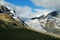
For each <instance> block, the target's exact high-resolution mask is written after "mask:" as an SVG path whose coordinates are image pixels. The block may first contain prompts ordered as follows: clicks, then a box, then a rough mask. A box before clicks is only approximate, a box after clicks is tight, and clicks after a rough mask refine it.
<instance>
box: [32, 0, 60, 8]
mask: <svg viewBox="0 0 60 40" xmlns="http://www.w3.org/2000/svg"><path fill="white" fill-rule="evenodd" d="M31 1H32V2H33V3H34V4H35V5H36V6H43V7H46V8H54V9H60V0H31Z"/></svg>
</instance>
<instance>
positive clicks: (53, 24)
mask: <svg viewBox="0 0 60 40" xmlns="http://www.w3.org/2000/svg"><path fill="white" fill-rule="evenodd" d="M1 5H2V8H6V9H7V10H8V12H9V14H10V15H11V16H12V17H13V18H14V19H21V20H23V22H24V23H26V24H27V25H28V27H26V28H30V29H34V30H36V31H43V32H47V31H51V32H57V31H58V30H59V31H60V23H59V22H60V19H59V16H60V15H59V12H58V11H55V10H53V11H49V12H46V13H43V14H36V15H33V17H23V16H24V15H22V16H21V15H18V13H19V11H17V10H16V9H15V8H16V6H15V7H14V5H10V3H8V2H5V1H0V6H1ZM2 11H4V13H8V12H7V11H5V9H4V10H0V12H2ZM57 24H59V25H57ZM59 31H58V32H59Z"/></svg>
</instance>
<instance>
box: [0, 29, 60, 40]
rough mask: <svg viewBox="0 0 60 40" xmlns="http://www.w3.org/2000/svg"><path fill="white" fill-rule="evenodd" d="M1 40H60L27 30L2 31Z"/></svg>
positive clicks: (0, 31) (0, 32) (0, 33)
mask: <svg viewBox="0 0 60 40" xmlns="http://www.w3.org/2000/svg"><path fill="white" fill-rule="evenodd" d="M0 40H60V39H57V38H54V37H51V36H48V35H44V34H41V33H36V32H33V31H30V30H25V29H11V30H0Z"/></svg>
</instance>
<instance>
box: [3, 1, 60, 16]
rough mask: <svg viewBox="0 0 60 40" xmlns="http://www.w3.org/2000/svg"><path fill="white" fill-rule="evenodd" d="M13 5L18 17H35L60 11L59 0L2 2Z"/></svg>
mask: <svg viewBox="0 0 60 40" xmlns="http://www.w3.org/2000/svg"><path fill="white" fill-rule="evenodd" d="M4 1H6V2H9V3H11V5H14V7H15V9H16V12H17V14H18V15H19V16H23V17H35V16H37V15H38V16H40V15H41V14H44V15H45V14H47V13H49V12H51V11H53V10H60V0H4Z"/></svg>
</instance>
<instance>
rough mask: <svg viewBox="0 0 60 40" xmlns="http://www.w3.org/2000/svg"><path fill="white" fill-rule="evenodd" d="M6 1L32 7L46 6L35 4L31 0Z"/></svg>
mask: <svg viewBox="0 0 60 40" xmlns="http://www.w3.org/2000/svg"><path fill="white" fill-rule="evenodd" d="M5 1H7V2H10V3H12V4H14V5H18V6H29V7H31V8H38V9H43V8H44V7H42V6H36V5H34V4H33V2H32V1H31V0H5Z"/></svg>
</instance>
